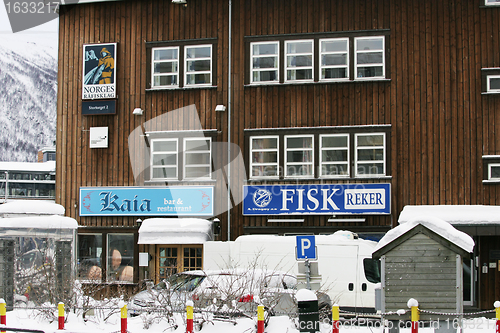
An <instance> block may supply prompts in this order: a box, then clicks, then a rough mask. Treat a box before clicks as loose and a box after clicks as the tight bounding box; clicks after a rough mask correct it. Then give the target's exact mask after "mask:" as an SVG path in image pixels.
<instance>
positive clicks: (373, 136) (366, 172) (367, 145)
mask: <svg viewBox="0 0 500 333" xmlns="http://www.w3.org/2000/svg"><path fill="white" fill-rule="evenodd" d="M354 141H355V154H356V157H355V172H356V177H373V176H384V175H385V170H386V157H385V156H386V151H385V149H386V144H385V133H356V134H355V135H354Z"/></svg>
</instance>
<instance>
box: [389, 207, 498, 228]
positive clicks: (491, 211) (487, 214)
mask: <svg viewBox="0 0 500 333" xmlns="http://www.w3.org/2000/svg"><path fill="white" fill-rule="evenodd" d="M419 215H425V216H434V217H437V218H440V219H442V220H445V221H446V222H448V223H451V224H453V225H460V224H466V225H478V224H491V223H500V206H483V205H422V206H405V207H404V208H403V210H402V211H401V214H400V215H399V220H398V222H399V223H401V224H402V223H405V222H408V221H409V220H411V219H413V217H415V216H419Z"/></svg>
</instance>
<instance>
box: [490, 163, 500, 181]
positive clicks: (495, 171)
mask: <svg viewBox="0 0 500 333" xmlns="http://www.w3.org/2000/svg"><path fill="white" fill-rule="evenodd" d="M488 180H496V181H500V163H489V164H488Z"/></svg>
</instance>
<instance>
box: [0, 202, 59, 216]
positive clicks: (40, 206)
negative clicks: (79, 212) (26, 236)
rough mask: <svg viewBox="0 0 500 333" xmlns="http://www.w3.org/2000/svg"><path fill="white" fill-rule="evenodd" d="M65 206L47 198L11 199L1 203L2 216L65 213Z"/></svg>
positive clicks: (0, 211)
mask: <svg viewBox="0 0 500 333" xmlns="http://www.w3.org/2000/svg"><path fill="white" fill-rule="evenodd" d="M64 212H65V209H64V207H63V206H61V205H59V204H56V203H54V202H51V201H46V200H11V201H8V202H6V203H4V204H2V205H0V216H2V217H14V216H20V215H61V216H62V215H64Z"/></svg>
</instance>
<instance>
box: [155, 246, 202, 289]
mask: <svg viewBox="0 0 500 333" xmlns="http://www.w3.org/2000/svg"><path fill="white" fill-rule="evenodd" d="M196 269H203V246H202V245H193V244H189V245H157V246H156V272H157V274H156V279H155V282H156V283H158V282H160V281H161V280H163V279H165V278H167V277H169V276H170V275H172V274H175V273H178V272H184V271H192V270H196Z"/></svg>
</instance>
